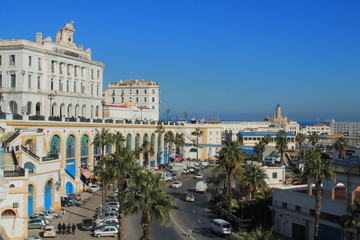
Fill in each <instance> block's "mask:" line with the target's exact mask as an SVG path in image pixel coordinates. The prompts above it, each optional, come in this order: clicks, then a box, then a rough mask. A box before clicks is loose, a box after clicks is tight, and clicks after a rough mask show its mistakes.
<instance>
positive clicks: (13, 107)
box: [9, 101, 18, 114]
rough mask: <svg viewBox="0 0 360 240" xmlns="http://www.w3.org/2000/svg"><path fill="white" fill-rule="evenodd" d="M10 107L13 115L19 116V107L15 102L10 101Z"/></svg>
mask: <svg viewBox="0 0 360 240" xmlns="http://www.w3.org/2000/svg"><path fill="white" fill-rule="evenodd" d="M9 107H10V113H11V114H18V105H17V103H16V102H15V101H10V102H9Z"/></svg>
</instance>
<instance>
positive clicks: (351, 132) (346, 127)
mask: <svg viewBox="0 0 360 240" xmlns="http://www.w3.org/2000/svg"><path fill="white" fill-rule="evenodd" d="M330 127H331V131H332V134H343V135H347V136H360V122H335V121H331V122H330Z"/></svg>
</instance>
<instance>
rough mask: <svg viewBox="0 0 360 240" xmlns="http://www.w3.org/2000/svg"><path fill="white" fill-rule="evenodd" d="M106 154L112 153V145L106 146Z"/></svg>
mask: <svg viewBox="0 0 360 240" xmlns="http://www.w3.org/2000/svg"><path fill="white" fill-rule="evenodd" d="M105 153H111V145H110V144H106V146H105Z"/></svg>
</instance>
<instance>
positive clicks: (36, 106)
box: [35, 102, 41, 116]
mask: <svg viewBox="0 0 360 240" xmlns="http://www.w3.org/2000/svg"><path fill="white" fill-rule="evenodd" d="M35 113H36V116H40V115H41V103H40V102H38V103H37V104H36V105H35Z"/></svg>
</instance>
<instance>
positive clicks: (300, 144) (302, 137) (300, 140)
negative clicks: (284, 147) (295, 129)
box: [295, 133, 306, 160]
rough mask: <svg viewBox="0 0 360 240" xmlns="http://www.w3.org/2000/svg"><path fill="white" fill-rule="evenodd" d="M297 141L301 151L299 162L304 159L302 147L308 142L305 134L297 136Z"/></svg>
mask: <svg viewBox="0 0 360 240" xmlns="http://www.w3.org/2000/svg"><path fill="white" fill-rule="evenodd" d="M295 140H296V143H297V145H298V149H299V160H301V159H302V156H301V155H302V154H301V153H302V151H301V150H302V145H303V143H304V142H305V140H306V137H305V135H304V134H302V133H298V134H297V135H296V137H295Z"/></svg>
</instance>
